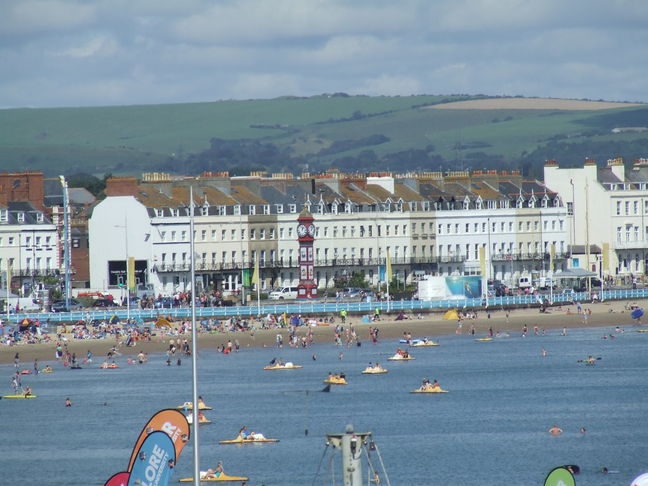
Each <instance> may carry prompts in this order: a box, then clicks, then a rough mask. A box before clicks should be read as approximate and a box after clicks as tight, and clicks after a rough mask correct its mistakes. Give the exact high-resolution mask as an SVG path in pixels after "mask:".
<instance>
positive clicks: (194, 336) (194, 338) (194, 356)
mask: <svg viewBox="0 0 648 486" xmlns="http://www.w3.org/2000/svg"><path fill="white" fill-rule="evenodd" d="M189 242H190V247H191V260H190V261H191V342H192V344H193V349H192V351H191V372H192V373H191V374H192V377H193V382H192V385H193V410H192V418H193V420H192V423H193V431H192V434H191V435H192V437H193V449H194V451H193V466H194V480H193V483H194V485H195V486H200V455H199V449H198V447H199V440H198V429H199V428H200V423H199V421H198V411H199V405H198V361H197V360H198V333H197V330H196V265H195V263H196V256H195V248H194V246H195V242H194V200H193V186H189Z"/></svg>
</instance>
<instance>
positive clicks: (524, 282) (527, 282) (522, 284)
mask: <svg viewBox="0 0 648 486" xmlns="http://www.w3.org/2000/svg"><path fill="white" fill-rule="evenodd" d="M518 287H519V288H521V289H528V288H529V287H531V277H528V276H522V277H520V279H519V280H518Z"/></svg>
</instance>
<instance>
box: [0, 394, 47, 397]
mask: <svg viewBox="0 0 648 486" xmlns="http://www.w3.org/2000/svg"><path fill="white" fill-rule="evenodd" d="M37 396H38V395H25V394H24V393H23V394H22V395H3V396H2V398H36V397H37Z"/></svg>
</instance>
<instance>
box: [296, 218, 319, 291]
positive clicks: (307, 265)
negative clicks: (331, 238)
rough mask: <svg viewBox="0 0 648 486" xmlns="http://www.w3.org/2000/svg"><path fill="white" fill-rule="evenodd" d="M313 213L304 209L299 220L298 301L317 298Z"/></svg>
mask: <svg viewBox="0 0 648 486" xmlns="http://www.w3.org/2000/svg"><path fill="white" fill-rule="evenodd" d="M313 221H314V218H313V215H312V214H311V213H309V212H308V211H307V210H306V209H304V210H303V211H302V212H301V213H299V217H298V218H297V241H298V242H299V284H298V285H297V298H298V299H314V298H317V284H316V283H315V256H314V254H315V252H314V251H313V243H314V242H315V225H314V224H313Z"/></svg>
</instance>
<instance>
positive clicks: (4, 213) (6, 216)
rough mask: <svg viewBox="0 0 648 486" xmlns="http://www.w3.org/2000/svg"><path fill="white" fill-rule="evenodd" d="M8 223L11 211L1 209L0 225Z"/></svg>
mask: <svg viewBox="0 0 648 486" xmlns="http://www.w3.org/2000/svg"><path fill="white" fill-rule="evenodd" d="M7 221H9V211H7V210H6V209H0V223H6V222H7Z"/></svg>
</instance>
